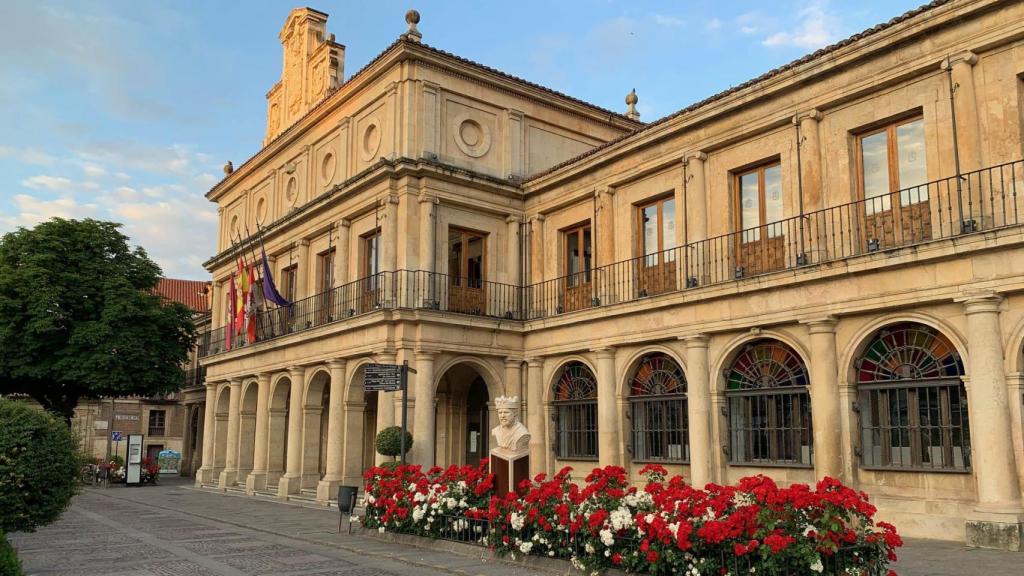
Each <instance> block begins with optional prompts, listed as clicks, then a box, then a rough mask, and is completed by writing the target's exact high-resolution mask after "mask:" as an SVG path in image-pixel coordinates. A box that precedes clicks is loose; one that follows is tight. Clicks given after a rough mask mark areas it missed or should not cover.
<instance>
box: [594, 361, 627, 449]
mask: <svg viewBox="0 0 1024 576" xmlns="http://www.w3.org/2000/svg"><path fill="white" fill-rule="evenodd" d="M594 352H596V353H597V375H596V376H597V457H598V462H599V463H600V465H601V466H619V465H621V464H622V453H621V450H620V449H619V411H618V406H619V402H618V394H617V392H618V391H617V390H616V389H615V388H616V386H615V349H614V348H598V349H597V350H594Z"/></svg>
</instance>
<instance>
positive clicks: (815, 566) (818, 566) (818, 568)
mask: <svg viewBox="0 0 1024 576" xmlns="http://www.w3.org/2000/svg"><path fill="white" fill-rule="evenodd" d="M811 571H812V572H819V573H820V572H824V571H825V566H824V565H822V563H821V557H820V556H815V557H814V562H812V563H811Z"/></svg>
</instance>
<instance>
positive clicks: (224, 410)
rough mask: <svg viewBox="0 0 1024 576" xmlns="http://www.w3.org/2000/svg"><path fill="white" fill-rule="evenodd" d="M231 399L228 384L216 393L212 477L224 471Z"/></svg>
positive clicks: (216, 476)
mask: <svg viewBox="0 0 1024 576" xmlns="http://www.w3.org/2000/svg"><path fill="white" fill-rule="evenodd" d="M230 401H231V390H230V388H229V387H228V386H224V387H222V388H221V390H220V392H219V393H218V394H217V405H216V406H215V407H214V410H215V412H214V434H213V442H214V444H213V478H214V479H217V478H219V477H220V473H221V472H223V471H224V466H225V464H226V463H227V457H228V405H229V403H230Z"/></svg>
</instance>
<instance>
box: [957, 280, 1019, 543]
mask: <svg viewBox="0 0 1024 576" xmlns="http://www.w3.org/2000/svg"><path fill="white" fill-rule="evenodd" d="M1002 301H1003V299H1002V297H1001V296H999V295H997V294H994V293H991V292H988V293H978V294H973V295H969V296H968V297H967V298H965V299H964V300H963V304H964V314H965V315H966V316H967V346H968V355H969V362H968V366H967V369H968V374H969V375H970V382H969V384H968V385H967V406H968V408H969V410H970V414H969V415H970V423H971V438H974V439H975V441H974V442H972V450H971V468H972V469H973V470H974V478H975V482H976V484H977V497H978V504H977V507H976V508H975V510H974V512H973V513H972V514H971V516H970V517H969V519H968V521H967V545H968V546H981V547H985V548H1004V549H1006V548H1009V549H1013V550H1019V549H1020V547H1021V538H1022V535H1024V534H1022V526H1021V522H1022V520H1024V508H1022V507H1021V492H1020V485H1019V483H1018V480H1017V465H1016V462H1015V459H1014V454H1013V443H1012V440H1011V439H1012V437H1013V436H1012V431H1011V423H1010V410H1009V407H1008V402H1009V398H1007V385H1006V374H1005V372H1004V371H1003V338H1002V331H1001V330H1000V325H999V308H1000V305H1001V304H1002Z"/></svg>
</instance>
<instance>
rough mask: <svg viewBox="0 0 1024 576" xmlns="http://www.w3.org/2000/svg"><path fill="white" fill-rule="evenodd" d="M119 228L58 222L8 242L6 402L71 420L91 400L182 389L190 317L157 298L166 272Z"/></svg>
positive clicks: (3, 333)
mask: <svg viewBox="0 0 1024 576" xmlns="http://www.w3.org/2000/svg"><path fill="white" fill-rule="evenodd" d="M120 226H121V225H120V224H116V223H113V222H101V221H98V220H92V219H86V220H65V219H63V218H54V219H52V220H50V221H48V222H44V223H41V224H39V225H37V226H36V227H35V228H32V229H26V228H19V229H18V230H16V231H14V232H11V233H8V234H5V235H4V236H3V237H2V238H0V394H10V393H23V394H27V395H29V396H31V397H32V398H35V399H36V400H37V401H39V403H41V404H42V405H43V406H44V407H46V408H47V409H50V410H53V411H56V412H58V413H60V414H61V415H63V416H64V418H65V419H66V420H69V421H70V419H71V416H73V415H74V409H75V406H76V405H77V404H78V399H79V398H81V397H83V396H85V397H99V396H131V395H142V396H152V395H158V394H164V393H168V392H172V391H174V390H177V389H178V388H180V387H181V384H182V380H183V373H182V369H181V366H182V364H183V363H184V362H185V360H186V359H187V358H188V353H189V350H191V348H192V346H193V344H194V343H195V338H196V331H195V327H194V326H193V323H192V320H191V312H190V311H189V310H188V308H186V307H185V306H183V305H181V304H177V303H170V302H165V301H164V300H163V299H162V298H161V297H160V296H158V295H156V294H155V293H154V292H153V290H154V288H156V285H157V282H158V281H159V279H160V274H161V272H160V267H159V266H157V264H156V263H155V262H153V261H152V260H150V259H149V257H148V256H147V255H146V252H145V250H143V249H142V248H134V249H132V248H131V247H129V245H128V237H127V236H125V235H124V234H122V233H121V232H120V230H119V228H120Z"/></svg>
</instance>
